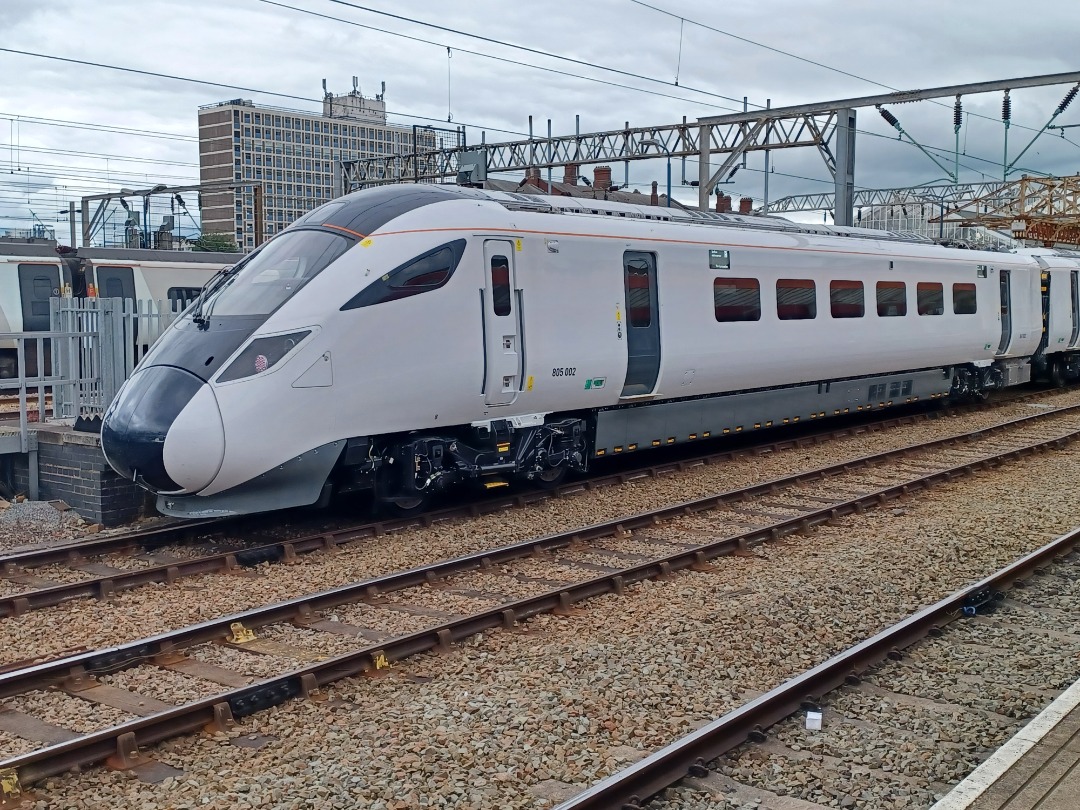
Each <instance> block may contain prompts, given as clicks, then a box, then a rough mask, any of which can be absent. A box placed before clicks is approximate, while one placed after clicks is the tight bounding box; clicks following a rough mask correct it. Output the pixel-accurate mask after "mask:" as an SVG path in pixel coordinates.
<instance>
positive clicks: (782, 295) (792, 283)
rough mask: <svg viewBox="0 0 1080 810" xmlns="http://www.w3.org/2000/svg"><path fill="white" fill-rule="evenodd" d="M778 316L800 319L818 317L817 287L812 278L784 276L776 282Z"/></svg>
mask: <svg viewBox="0 0 1080 810" xmlns="http://www.w3.org/2000/svg"><path fill="white" fill-rule="evenodd" d="M776 317H778V318H779V319H780V320H782V321H799V320H807V319H809V318H816V317H817V288H816V287H815V286H814V282H813V281H811V280H810V279H802V278H782V279H779V280H777V282H776Z"/></svg>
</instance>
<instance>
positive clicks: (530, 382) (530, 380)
mask: <svg viewBox="0 0 1080 810" xmlns="http://www.w3.org/2000/svg"><path fill="white" fill-rule="evenodd" d="M532 389H533V378H532V375H531V374H530V375H529V378H528V379H527V380H526V381H525V390H526V391H532Z"/></svg>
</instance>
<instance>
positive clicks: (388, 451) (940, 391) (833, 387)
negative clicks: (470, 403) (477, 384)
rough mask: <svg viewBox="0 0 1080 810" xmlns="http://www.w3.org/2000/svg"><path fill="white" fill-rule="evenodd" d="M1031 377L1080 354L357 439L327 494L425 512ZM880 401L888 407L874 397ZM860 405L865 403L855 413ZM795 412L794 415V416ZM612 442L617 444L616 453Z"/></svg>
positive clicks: (1061, 370)
mask: <svg viewBox="0 0 1080 810" xmlns="http://www.w3.org/2000/svg"><path fill="white" fill-rule="evenodd" d="M1032 379H1035V380H1040V381H1044V382H1048V383H1051V384H1054V385H1058V386H1062V385H1066V384H1068V383H1069V382H1072V381H1076V380H1080V353H1067V354H1060V355H1052V356H1050V357H1046V356H1040V357H1037V358H1031V359H1030V360H1029V359H1026V358H1025V359H1022V360H1016V361H1004V362H996V363H991V364H986V365H982V366H977V365H974V364H965V365H960V366H951V367H945V368H940V369H936V370H931V369H924V370H922V371H917V372H903V373H898V374H890V375H883V376H880V377H872V378H861V379H857V380H841V381H834V382H831V383H813V384H807V385H802V386H791V387H788V388H783V389H772V390H768V391H754V392H742V393H736V394H728V395H723V396H712V397H703V398H700V399H696V400H693V399H692V400H683V401H673V402H665V403H656V404H655V405H652V406H645V407H631V408H613V409H607V410H601V411H598V412H586V413H580V414H562V415H559V416H558V417H557V418H555V419H554V420H552V421H547V422H543V423H539V424H526V425H521V424H515V423H514V421H513V420H505V419H495V420H491V421H490V422H485V423H481V424H477V425H473V426H470V427H468V428H460V429H452V430H449V431H440V432H431V433H427V432H417V433H410V434H402V435H396V436H388V437H377V438H373V439H365V438H360V439H351V440H349V443H348V445H347V447H346V450H345V452H344V454H343V456H342V460H341V463H340V465H339V467H338V469H337V470H336V472H335V474H334V475H333V476H332V477H331V480H330V481H328V482H327V486H326V488H325V490H324V498H328V497H329V495H330V494H331V492H337V493H341V492H351V491H358V490H369V491H372V492H373V493H374V496H375V500H376V501H377V502H379V503H381V504H385V505H388V506H389V507H390V508H391V509H392V510H393V511H398V512H405V513H407V512H411V511H418V510H420V509H423V508H424V507H425V506H426V505H427V503H428V501H429V500H430V498H431V497H432V496H433V495H436V494H438V493H441V492H444V491H446V490H449V489H452V488H455V487H458V486H460V485H463V484H465V485H469V484H472V485H474V486H479V487H483V488H493V487H501V486H505V485H508V484H510V483H513V482H515V481H527V482H531V483H533V484H538V485H540V486H545V485H553V484H555V483H558V482H559V481H560V480H562V478H563V477H564V476H565V474H566V473H567V472H571V471H573V472H584V471H585V470H586V468H587V466H588V462H589V459H590V458H593V457H597V456H603V455H608V454H611V453H622V452H624V450H625V451H632V450H635V449H637V448H638V447H639V446H640V447H642V448H646V447H650V446H652V447H655V446H657V445H658V444H672V443H681V442H682V441H686V440H691V439H696V438H699V437H704V438H708V437H710V435H712V436H719V435H723V434H726V433H728V432H742V431H743V430H744V424H745V425H746V427H747V429H749V428H750V427H752V428H754V429H757V428H760V427H763V426H768V427H772V426H773V425H774V424H775V425H781V424H789V423H791V422H798V421H800V418H819V417H821V418H823V417H825V416H827V415H839V414H841V413H849V412H854V411H856V410H858V411H861V410H864V409H868V408H877V407H883V406H886V405H893V404H897V405H899V404H903V403H906V402H912V401H916V400H919V399H924V400H925V399H927V398H931V397H939V398H941V400H943V401H952V402H963V401H978V400H983V399H985V398H986V397H987V396H988V395H989V392H990V391H992V390H995V389H1002V388H1006V387H1009V386H1012V385H1017V384H1020V383H1023V382H1028V381H1030V380H1032ZM864 392H868V393H869V394H870V396H869V397H867V396H865V395H864ZM898 394H899V395H898ZM920 394H922V395H923V396H921V397H920V396H919V395H920ZM830 395H831V396H830ZM875 395H876V396H877V398H878V399H883V400H885V401H884V402H881V401H869V400H873V399H874V397H875ZM859 400H863V401H864V404H862V405H860V406H856V407H850V404H852V403H854V402H856V401H859ZM842 405H843V406H844V407H841V406H842ZM717 409H726V410H727V411H729V412H730V414H729V415H730V420H729V421H730V422H731V424H732V426H733V427H731V428H728V429H722V430H717V431H715V432H710V431H707V430H705V431H702V430H701V429H700V427H698V426H699V425H701V424H702V421H703V419H702V414H703V413H707V412H713V413H715V412H716V411H717ZM803 411H806V414H804V415H803V414H802V412H803ZM789 412H790V416H789V415H786V414H788V413H789ZM659 414H662V415H663V416H662V419H663V421H664V422H665V428H664V429H663V430H662V431H660V430H659V429H658V428H657V427H656V423H657V416H658V415H659ZM550 418H551V417H549V419H550ZM673 424H674V425H676V426H674V427H673V426H672V425H673ZM653 434H655V437H654V436H653ZM669 434H676V435H675V436H671V435H669ZM615 436H625V437H626V438H625V440H622V439H618V438H613V437H615ZM616 442H621V443H616ZM606 445H612V446H611V447H610V449H608V448H607V447H606Z"/></svg>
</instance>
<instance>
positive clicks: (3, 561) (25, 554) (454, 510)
mask: <svg viewBox="0 0 1080 810" xmlns="http://www.w3.org/2000/svg"><path fill="white" fill-rule="evenodd" d="M1047 393H1048V392H1047V391H1045V390H1041V391H1032V392H1025V393H1024V394H1021V395H1020V396H1015V397H1006V398H1003V399H995V400H994V401H992V402H980V403H975V404H972V405H950V406H948V407H946V408H945V409H942V410H932V411H923V412H921V413H907V414H899V415H893V416H889V417H888V418H886V419H881V420H877V421H872V422H866V423H855V424H846V425H840V426H837V427H835V428H832V429H830V430H825V431H820V432H817V433H810V434H804V435H798V436H791V437H788V436H784V437H781V438H778V439H776V441H773V442H769V443H767V444H763V445H753V446H751V447H742V448H736V449H731V450H720V451H716V452H714V453H708V454H705V455H702V456H695V457H691V458H689V459H683V460H678V461H669V462H661V463H659V464H657V463H653V464H651V465H644V466H641V467H637V468H631V469H630V470H625V471H623V472H620V473H613V474H610V475H605V476H602V477H599V478H593V479H585V480H584V481H576V482H572V483H567V484H563V485H561V486H559V487H557V488H556V489H554V490H550V491H539V490H538V491H537V492H538V493H539V494H537V496H536V498H537V500H541V499H545V498H547V497H550V493H551V492H556V493H560V494H561V493H567V492H576V491H579V490H581V489H584V488H588V487H589V486H604V485H606V483H607V482H608V481H617V482H618V483H625V481H626V480H629V479H630V478H632V477H634V476H636V475H639V474H644V475H648V474H649V472H650V471H651V470H653V469H655V470H657V471H659V472H667V471H670V470H675V469H678V470H683V469H686V468H688V467H690V466H694V465H696V464H699V463H709V462H708V461H706V459H733V458H736V457H740V456H743V455H753V454H760V453H765V452H775V451H776V450H783V449H787V448H789V447H801V446H803V445H804V444H817V443H820V442H822V441H824V440H827V439H833V438H843V437H844V436H849V435H857V434H858V433H859V432H860V431H863V430H866V431H874V430H881V429H884V428H889V427H895V426H898V425H903V424H910V423H913V422H916V421H922V420H925V419H939V418H942V417H943V416H953V415H956V414H962V413H965V412H966V411H967V410H968V409H971V410H973V411H982V410H991V409H993V408H995V407H1003V406H1006V405H1014V404H1016V403H1018V402H1024V401H1026V400H1029V399H1037V398H1039V397H1043V396H1046V395H1047ZM1051 393H1052V392H1051ZM926 404H929V401H927V402H921V403H905V405H904V406H896V407H913V408H918V407H920V406H924V405H926ZM866 413H869V412H868V411H867V412H864V414H863V415H865V414H866ZM894 413H895V411H894ZM850 416H852V417H857V416H859V414H851V415H850ZM787 427H788V428H791V427H793V426H787ZM743 435H744V436H748V435H753V434H743ZM717 438H718V439H720V438H721V437H717ZM725 438H732V437H725ZM631 457H632V456H625V458H631ZM590 482H591V483H590ZM521 504H522V494H515V495H513V496H509V497H505V498H488V499H484V500H482V501H477V502H475V503H470V504H466V505H464V506H455V507H448V508H446V509H439V510H432V511H430V512H426V513H424V514H423V515H421V516H418V517H412V518H399V519H387V520H382V521H372V522H370V523H366V524H363V526H362V527H361V526H357V527H354V528H357V529H359V528H364V529H368V528H370V529H371V530H372V531H373V532H374V533H375V534H379V533H382V532H391V531H396V530H398V529H399V528H406V527H408V526H415V525H418V524H421V525H422V523H423V521H424V520H425V519H426V520H431V521H437V520H442V519H446V518H449V517H458V516H460V515H469V516H475V515H477V514H480V513H481V512H480V511H476V510H480V509H484V510H488V511H498V510H500V509H505V508H508V507H511V506H515V505H521ZM474 506H475V509H474ZM243 518H246V519H248V520H250V519H251V516H250V515H247V516H242V518H208V519H200V520H187V521H177V522H175V523H170V524H168V525H166V526H158V527H155V528H153V529H146V530H140V531H134V532H125V533H123V534H116V535H109V536H106V537H95V538H93V539H89V540H80V541H77V542H72V543H65V544H63V545H56V546H50V547H48V548H38V549H27V550H25V551H19V552H12V553H9V554H0V578H3V577H4V576H5V575H11V574H12V573H18V570H19V569H29V568H37V567H40V566H43V565H57V564H65V563H68V562H69V561H70V558H71V555H72V553H76V554H78V555H80V556H81V557H87V558H89V557H99V556H104V555H107V554H114V553H118V552H124V551H129V550H132V549H134V548H143V549H145V550H152V549H154V548H160V547H161V546H166V545H170V544H172V543H175V542H179V541H182V540H186V539H187V538H188V537H190V535H191V534H192V533H193V532H199V531H217V530H216V529H215V527H220V531H227V530H228V529H229V527H230V526H232V525H234V524H235V522H236V521H237V520H240V519H243ZM380 527H381V528H380ZM271 545H273V544H271ZM241 552H242V550H241ZM155 581H158V580H155ZM0 615H2V614H0Z"/></svg>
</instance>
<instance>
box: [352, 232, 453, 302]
mask: <svg viewBox="0 0 1080 810" xmlns="http://www.w3.org/2000/svg"><path fill="white" fill-rule="evenodd" d="M464 252H465V240H464V239H455V240H454V241H453V242H448V243H447V244H445V245H440V246H439V247H437V248H433V249H432V250H429V251H427V253H422V254H420V255H419V256H417V257H416V258H415V259H410V260H409V261H407V262H405V264H401V265H398V266H397V267H395V268H394V269H393V270H391V271H390V272H388V273H386V274H385V275H383V276H382V277H381V278H379V279H377V280H376V281H374V282H373V283H372V284H371V285H369V286H368V287H365V288H364V289H362V290H361V291H360V292H358V293H357V294H356V295H354V296H353V297H352V298H350V299H349V300H348V301H347V302H346V303H345V305H344V306H342V307H341V309H342V311H344V310H346V309H359V308H360V307H370V306H374V305H375V304H382V303H385V302H387V301H397V300H398V299H401V298H409V297H410V296H413V295H419V294H420V293H425V292H429V291H431V290H437V289H439V287H442V286H443V285H444V284H446V282H447V281H449V280H450V277H451V276H452V275H453V274H454V270H455V269H456V268H457V265H458V262H459V261H461V254H462V253H464Z"/></svg>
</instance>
